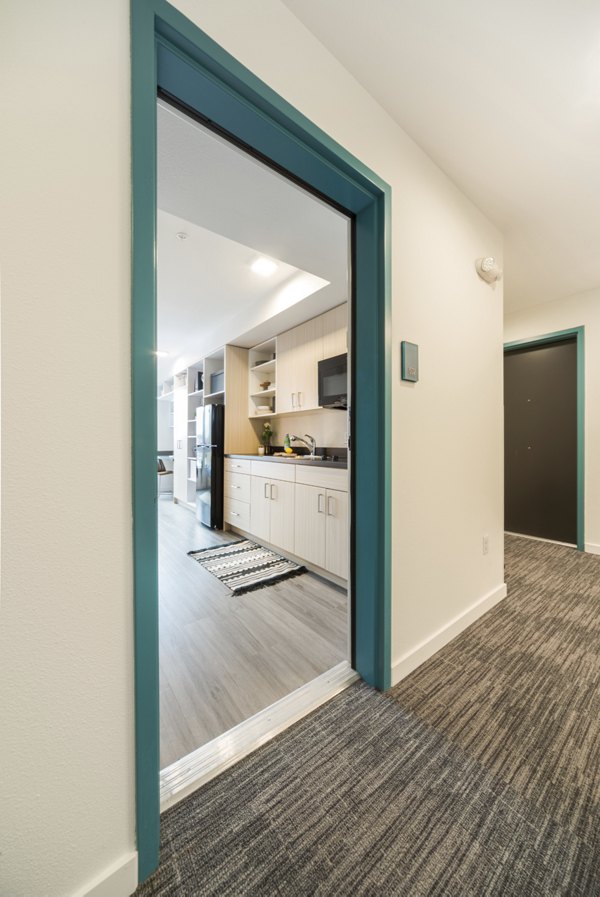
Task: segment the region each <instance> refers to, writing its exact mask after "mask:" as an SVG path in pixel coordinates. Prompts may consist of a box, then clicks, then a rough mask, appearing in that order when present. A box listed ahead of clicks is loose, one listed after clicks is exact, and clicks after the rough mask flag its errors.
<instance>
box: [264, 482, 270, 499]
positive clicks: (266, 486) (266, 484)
mask: <svg viewBox="0 0 600 897" xmlns="http://www.w3.org/2000/svg"><path fill="white" fill-rule="evenodd" d="M264 489H265V498H268V497H269V484H268V483H265V486H264Z"/></svg>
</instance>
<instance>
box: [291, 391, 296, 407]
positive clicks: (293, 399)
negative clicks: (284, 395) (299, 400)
mask: <svg viewBox="0 0 600 897" xmlns="http://www.w3.org/2000/svg"><path fill="white" fill-rule="evenodd" d="M295 407H296V393H295V392H293V393H292V408H295Z"/></svg>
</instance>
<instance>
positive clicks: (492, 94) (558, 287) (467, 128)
mask: <svg viewBox="0 0 600 897" xmlns="http://www.w3.org/2000/svg"><path fill="white" fill-rule="evenodd" d="M283 2H284V4H285V5H286V6H287V7H288V8H289V9H290V10H291V11H292V12H293V13H294V14H295V15H296V16H297V18H298V19H300V20H301V21H302V22H303V23H304V24H305V25H306V26H307V27H308V28H309V29H310V30H311V31H312V32H313V33H314V34H315V36H316V37H317V38H319V39H320V40H321V42H322V43H323V44H324V45H325V46H326V47H327V48H328V49H329V50H330V51H331V52H332V53H333V54H334V55H335V56H336V57H337V59H338V60H339V61H340V62H341V63H342V64H343V65H344V66H345V67H346V68H347V69H348V70H349V71H350V72H351V73H352V74H353V75H354V76H355V77H356V78H357V80H358V81H360V83H361V84H362V85H363V86H364V87H365V88H366V89H367V90H368V91H369V93H371V95H372V96H373V97H374V98H375V99H376V100H378V101H379V103H380V104H381V105H382V106H383V107H384V108H385V109H386V110H387V111H388V113H389V114H390V115H391V116H392V117H393V118H394V119H395V120H396V122H397V123H398V124H399V125H400V126H401V127H402V128H404V130H405V131H407V133H408V134H410V136H411V137H412V138H413V139H414V140H416V142H417V143H418V144H419V145H420V146H421V147H422V148H423V149H424V150H425V152H427V153H428V155H429V156H431V157H432V158H433V159H434V161H435V162H436V163H437V164H438V165H439V166H440V167H441V168H442V169H443V170H444V171H445V172H446V173H447V174H448V175H449V176H450V178H451V179H452V180H453V181H454V182H455V183H456V184H457V185H458V186H459V187H460V188H461V189H462V190H463V191H464V192H465V193H466V194H467V196H469V197H470V198H471V199H472V200H473V201H474V202H475V203H476V204H477V205H478V206H479V208H481V210H482V211H483V212H484V213H485V214H486V215H487V216H488V217H489V218H490V219H491V220H492V221H493V222H494V223H495V224H496V225H497V226H498V227H499V228H500V229H501V230H502V231H503V232H504V235H505V258H504V277H505V306H506V308H507V310H511V309H516V308H519V307H525V306H528V305H534V304H538V303H540V302H544V301H550V300H553V299H558V298H562V297H565V296H568V295H570V294H573V293H577V292H580V291H583V290H589V289H594V288H596V287H598V286H600V252H599V251H598V241H599V238H600V0H456V2H448V0H371V2H369V3H365V2H356V0H354V2H348V0H283Z"/></svg>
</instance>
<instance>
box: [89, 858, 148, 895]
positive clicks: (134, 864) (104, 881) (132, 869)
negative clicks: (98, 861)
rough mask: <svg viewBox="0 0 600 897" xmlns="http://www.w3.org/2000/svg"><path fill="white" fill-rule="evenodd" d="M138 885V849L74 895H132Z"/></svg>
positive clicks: (105, 870) (109, 867)
mask: <svg viewBox="0 0 600 897" xmlns="http://www.w3.org/2000/svg"><path fill="white" fill-rule="evenodd" d="M137 886H138V855H137V851H134V852H133V853H128V854H126V855H125V856H124V857H121V859H120V860H117V862H116V863H113V864H112V865H111V866H108V867H107V868H106V869H104V870H103V871H102V872H101V873H100V874H99V875H98V876H96V878H94V879H92V881H90V882H88V883H87V885H86V886H85V887H84V888H82V889H81V890H80V891H77V892H76V893H75V894H73V897H130V895H131V894H133V892H134V891H135V889H136V888H137Z"/></svg>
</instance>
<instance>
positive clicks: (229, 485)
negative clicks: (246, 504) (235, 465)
mask: <svg viewBox="0 0 600 897" xmlns="http://www.w3.org/2000/svg"><path fill="white" fill-rule="evenodd" d="M223 488H224V498H225V500H227V499H228V498H234V499H236V500H237V501H250V476H249V474H247V473H230V471H228V470H226V471H225V476H224V477H223Z"/></svg>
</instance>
